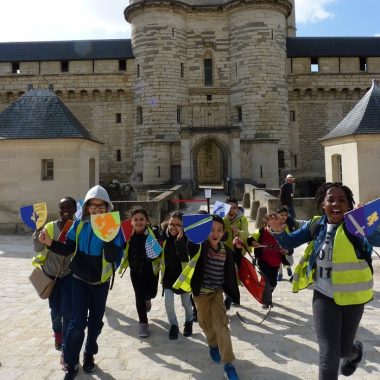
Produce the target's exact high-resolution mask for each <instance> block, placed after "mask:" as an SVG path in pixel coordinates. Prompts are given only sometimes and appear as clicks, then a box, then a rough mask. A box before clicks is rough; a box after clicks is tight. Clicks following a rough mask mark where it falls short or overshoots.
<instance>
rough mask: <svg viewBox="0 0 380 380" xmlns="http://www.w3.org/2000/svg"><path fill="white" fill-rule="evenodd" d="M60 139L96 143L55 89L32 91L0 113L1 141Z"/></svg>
mask: <svg viewBox="0 0 380 380" xmlns="http://www.w3.org/2000/svg"><path fill="white" fill-rule="evenodd" d="M57 138H59V139H62V138H65V139H66V138H83V139H87V140H92V141H96V140H94V139H93V138H92V137H91V135H90V133H89V132H88V131H87V130H86V128H84V127H83V125H82V124H81V123H80V122H79V121H78V120H77V119H76V118H75V116H74V115H73V114H72V113H71V112H70V110H69V109H68V108H67V107H66V106H65V105H64V103H63V102H62V101H61V99H60V98H59V97H58V96H57V95H55V94H54V92H53V90H52V89H31V90H29V91H28V92H27V93H25V94H24V95H22V96H21V97H20V98H19V99H17V100H16V101H15V102H13V103H12V104H11V105H10V106H9V107H8V108H6V109H5V110H4V111H3V112H0V139H57ZM96 142H98V141H96Z"/></svg>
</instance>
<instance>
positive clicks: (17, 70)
mask: <svg viewBox="0 0 380 380" xmlns="http://www.w3.org/2000/svg"><path fill="white" fill-rule="evenodd" d="M12 74H20V62H12Z"/></svg>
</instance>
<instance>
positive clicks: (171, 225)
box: [169, 223, 182, 228]
mask: <svg viewBox="0 0 380 380" xmlns="http://www.w3.org/2000/svg"><path fill="white" fill-rule="evenodd" d="M169 227H171V228H173V227H182V224H172V223H169Z"/></svg>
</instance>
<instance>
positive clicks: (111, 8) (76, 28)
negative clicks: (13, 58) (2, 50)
mask: <svg viewBox="0 0 380 380" xmlns="http://www.w3.org/2000/svg"><path fill="white" fill-rule="evenodd" d="M127 5H128V1H127V0H106V1H105V0H65V1H64V2H58V1H56V0H35V1H30V0H18V1H17V2H2V5H1V12H0V40H1V41H44V40H45V41H46V40H50V41H52V40H71V39H74V40H78V39H102V38H104V39H109V38H129V37H130V25H129V24H128V23H127V21H125V19H124V13H123V12H124V9H125V7H126V6H127Z"/></svg>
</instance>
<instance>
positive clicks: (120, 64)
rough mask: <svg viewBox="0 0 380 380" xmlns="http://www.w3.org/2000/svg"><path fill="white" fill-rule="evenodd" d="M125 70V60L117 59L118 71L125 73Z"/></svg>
mask: <svg viewBox="0 0 380 380" xmlns="http://www.w3.org/2000/svg"><path fill="white" fill-rule="evenodd" d="M125 70H127V60H126V59H119V71H125Z"/></svg>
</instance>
